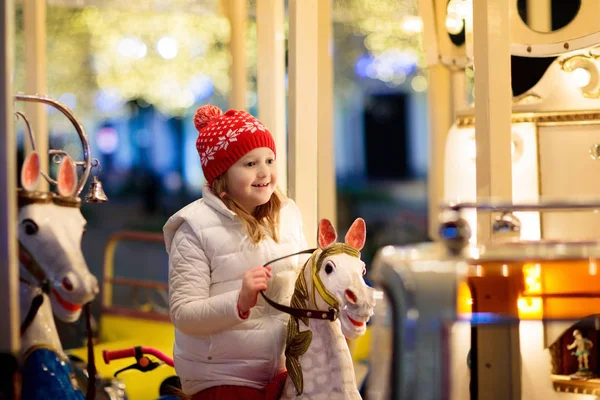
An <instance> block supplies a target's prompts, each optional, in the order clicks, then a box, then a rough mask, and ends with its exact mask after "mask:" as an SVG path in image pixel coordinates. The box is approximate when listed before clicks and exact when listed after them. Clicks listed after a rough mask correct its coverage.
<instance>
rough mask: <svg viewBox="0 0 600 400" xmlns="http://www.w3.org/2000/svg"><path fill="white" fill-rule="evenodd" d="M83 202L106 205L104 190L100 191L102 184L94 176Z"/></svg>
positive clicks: (106, 198)
mask: <svg viewBox="0 0 600 400" xmlns="http://www.w3.org/2000/svg"><path fill="white" fill-rule="evenodd" d="M83 201H85V202H86V203H106V202H107V201H108V197H106V194H105V193H104V189H102V182H100V181H99V180H98V177H97V176H94V178H93V180H92V184H91V185H90V190H89V192H88V193H87V194H86V195H85V198H84V199H83Z"/></svg>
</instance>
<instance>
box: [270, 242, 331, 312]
mask: <svg viewBox="0 0 600 400" xmlns="http://www.w3.org/2000/svg"><path fill="white" fill-rule="evenodd" d="M316 250H317V249H316V248H314V249H307V250H302V251H299V252H297V253H293V254H288V255H287V256H283V257H279V258H276V259H274V260H271V261H269V262H267V263H265V264H264V265H263V267H266V266H267V265H269V264H272V263H274V262H277V261H280V260H283V259H286V258H289V257H293V256H297V255H300V254H313V253H314V252H315V251H316ZM303 272H304V271H302V272H301V273H303ZM260 294H261V295H262V297H263V298H264V299H265V301H266V302H267V303H268V304H269V305H270V306H271V307H273V308H275V309H277V310H279V311H281V312H284V313H286V314H289V315H291V316H292V317H296V318H312V319H320V320H329V321H331V322H333V321H335V320H336V319H337V318H338V314H339V310H338V308H336V307H329V309H328V310H327V311H324V310H313V309H303V308H295V307H290V306H286V305H283V304H279V303H277V302H276V301H273V300H271V299H270V298H269V297H267V295H266V294H265V293H264V291H262V290H261V292H260Z"/></svg>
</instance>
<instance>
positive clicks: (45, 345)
mask: <svg viewBox="0 0 600 400" xmlns="http://www.w3.org/2000/svg"><path fill="white" fill-rule="evenodd" d="M39 349H47V350H50V351H51V352H52V353H54V354H56V355H57V356H58V358H60V359H61V360H62V361H64V362H68V361H69V358H68V357H66V356H65V355H64V354H61V353H59V352H58V350H56V349H55V348H54V347H52V346H49V345H47V344H36V345H33V346H31V347H30V348H28V349H27V351H26V352H25V353H24V354H23V363H25V361H27V358H28V357H29V356H30V355H31V353H33V352H34V351H36V350H39Z"/></svg>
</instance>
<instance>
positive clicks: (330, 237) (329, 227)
mask: <svg viewBox="0 0 600 400" xmlns="http://www.w3.org/2000/svg"><path fill="white" fill-rule="evenodd" d="M317 239H318V240H317V241H318V243H319V247H320V248H322V249H324V248H326V247H329V246H330V245H331V244H333V243H335V241H336V239H337V232H336V231H335V228H334V227H333V224H332V223H331V221H329V220H328V219H322V220H321V221H320V222H319V232H318V238H317Z"/></svg>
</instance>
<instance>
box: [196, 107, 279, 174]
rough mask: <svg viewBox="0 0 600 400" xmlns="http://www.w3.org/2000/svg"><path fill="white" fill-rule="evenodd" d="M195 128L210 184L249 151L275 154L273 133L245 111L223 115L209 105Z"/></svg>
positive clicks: (199, 150)
mask: <svg viewBox="0 0 600 400" xmlns="http://www.w3.org/2000/svg"><path fill="white" fill-rule="evenodd" d="M194 125H196V129H197V130H198V140H196V149H198V155H199V156H200V162H201V164H202V171H203V172H204V177H205V178H206V180H207V181H208V184H209V185H210V184H212V181H213V180H214V179H215V178H216V177H218V176H219V175H221V174H223V173H224V172H225V171H227V170H228V169H229V167H231V166H232V165H233V164H235V163H236V162H237V160H239V159H240V158H242V157H243V156H244V155H245V154H246V153H248V152H249V151H252V150H254V149H257V148H259V147H268V148H270V149H271V150H273V153H275V141H274V140H273V136H271V132H269V130H268V129H267V128H265V126H264V125H263V124H262V123H261V122H260V121H259V120H257V119H256V118H254V117H253V116H252V115H250V114H248V113H247V112H245V111H238V110H229V111H227V112H226V113H225V114H223V112H222V111H221V109H220V108H219V107H216V106H213V105H210V104H209V105H206V106H202V107H200V108H199V109H198V110H197V111H196V115H195V116H194Z"/></svg>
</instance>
